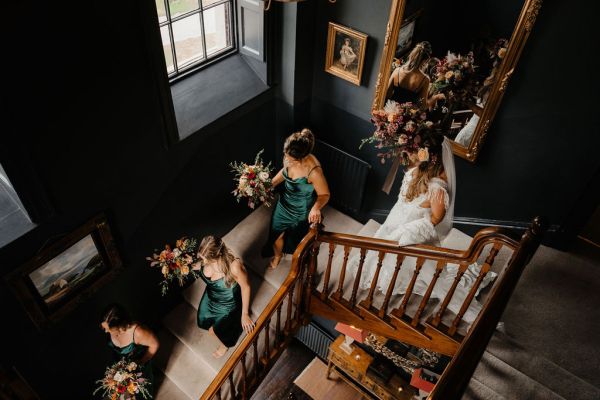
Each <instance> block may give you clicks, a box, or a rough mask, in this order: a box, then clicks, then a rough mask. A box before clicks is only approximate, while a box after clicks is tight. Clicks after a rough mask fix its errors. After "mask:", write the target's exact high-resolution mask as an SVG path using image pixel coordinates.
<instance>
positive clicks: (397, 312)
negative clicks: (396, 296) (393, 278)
mask: <svg viewBox="0 0 600 400" xmlns="http://www.w3.org/2000/svg"><path fill="white" fill-rule="evenodd" d="M423 263H425V259H424V258H423V257H419V258H417V265H415V271H414V272H413V276H412V279H411V280H410V283H409V284H408V287H407V288H406V293H404V298H403V299H402V303H400V307H398V308H397V309H396V310H394V311H393V312H392V313H393V314H394V315H395V316H396V317H401V316H403V315H404V311H406V305H407V304H408V300H409V299H410V295H411V294H412V291H413V288H414V287H415V282H416V281H417V276H419V272H421V267H423Z"/></svg>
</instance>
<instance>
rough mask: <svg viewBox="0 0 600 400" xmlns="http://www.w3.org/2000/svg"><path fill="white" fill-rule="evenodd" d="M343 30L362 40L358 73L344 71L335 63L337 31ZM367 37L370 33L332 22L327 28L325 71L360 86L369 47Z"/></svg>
mask: <svg viewBox="0 0 600 400" xmlns="http://www.w3.org/2000/svg"><path fill="white" fill-rule="evenodd" d="M336 32H343V33H344V34H346V35H348V36H352V37H353V38H355V39H357V40H358V41H360V52H359V54H358V69H357V74H356V75H354V74H351V73H349V72H347V71H344V70H342V69H340V68H337V67H336V66H334V64H333V58H334V54H333V52H334V50H335V33H336ZM367 38H368V35H367V34H365V33H362V32H359V31H355V30H354V29H350V28H348V27H346V26H343V25H340V24H336V23H334V22H330V23H329V26H328V28H327V51H326V54H325V71H326V72H329V73H330V74H332V75H335V76H338V77H340V78H342V79H345V80H347V81H349V82H352V83H354V84H355V85H357V86H360V81H361V77H362V71H363V66H364V64H365V50H366V47H367Z"/></svg>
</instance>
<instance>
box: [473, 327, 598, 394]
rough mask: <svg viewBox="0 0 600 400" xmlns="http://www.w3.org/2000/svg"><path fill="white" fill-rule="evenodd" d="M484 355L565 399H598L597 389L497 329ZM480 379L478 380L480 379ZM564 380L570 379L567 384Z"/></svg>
mask: <svg viewBox="0 0 600 400" xmlns="http://www.w3.org/2000/svg"><path fill="white" fill-rule="evenodd" d="M486 354H487V357H494V358H496V359H497V360H500V361H501V362H502V363H504V364H506V365H510V367H511V368H513V369H515V370H517V371H519V372H520V373H522V374H524V375H526V376H528V377H529V378H530V379H532V380H535V381H536V382H540V384H542V385H544V386H545V387H547V388H548V389H549V390H551V391H553V392H554V393H556V394H558V395H560V396H563V397H564V398H567V399H571V398H579V399H599V398H600V389H599V388H597V387H596V386H594V385H592V384H590V383H589V382H587V381H585V380H583V379H581V378H580V377H578V376H576V375H574V374H573V373H571V372H570V371H568V370H566V369H564V368H562V367H561V366H560V365H557V364H555V363H553V362H552V361H550V360H548V359H547V358H545V357H542V356H539V355H537V354H535V353H532V352H530V351H529V350H527V349H525V348H523V347H522V346H521V345H520V344H518V343H517V342H515V341H514V340H513V339H512V338H510V337H508V336H507V335H505V334H503V333H501V332H496V333H495V334H494V336H492V339H491V340H490V342H489V343H488V346H487V349H486ZM482 379H483V378H481V379H480V380H482ZM565 382H570V384H568V385H566V384H565Z"/></svg>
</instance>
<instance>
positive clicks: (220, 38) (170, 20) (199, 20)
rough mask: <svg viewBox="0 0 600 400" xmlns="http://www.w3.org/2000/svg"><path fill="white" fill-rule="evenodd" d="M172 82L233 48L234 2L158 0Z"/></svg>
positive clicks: (229, 0)
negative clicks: (178, 76)
mask: <svg viewBox="0 0 600 400" xmlns="http://www.w3.org/2000/svg"><path fill="white" fill-rule="evenodd" d="M155 1H156V8H157V11H158V23H159V26H160V34H161V37H162V45H163V50H164V53H165V60H166V62H167V72H168V74H169V78H174V77H176V76H177V75H179V74H181V73H183V72H185V71H188V70H189V69H191V68H194V67H196V66H198V65H201V64H204V63H206V62H207V61H209V60H211V59H214V58H216V57H218V56H220V55H222V54H223V53H225V52H227V51H229V50H231V49H233V48H234V40H233V37H234V36H233V35H234V31H233V27H234V24H233V1H232V0H155Z"/></svg>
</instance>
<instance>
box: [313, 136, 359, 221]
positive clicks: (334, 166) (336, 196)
mask: <svg viewBox="0 0 600 400" xmlns="http://www.w3.org/2000/svg"><path fill="white" fill-rule="evenodd" d="M314 153H315V156H316V157H317V158H318V159H319V161H320V162H321V165H322V166H323V172H324V173H325V177H326V178H327V183H328V184H329V191H330V192H331V199H330V201H329V202H330V204H331V205H332V206H334V207H335V208H337V209H338V210H340V211H342V212H346V213H348V214H358V213H359V212H360V208H361V205H362V201H363V197H364V193H365V187H366V184H367V175H368V174H369V170H370V169H371V165H370V164H369V163H367V162H365V161H363V160H361V159H360V158H357V157H354V156H353V155H351V154H348V153H346V152H345V151H342V150H340V149H338V148H336V147H333V146H332V145H330V144H327V143H325V142H322V141H320V140H317V142H316V145H315V150H314Z"/></svg>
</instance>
